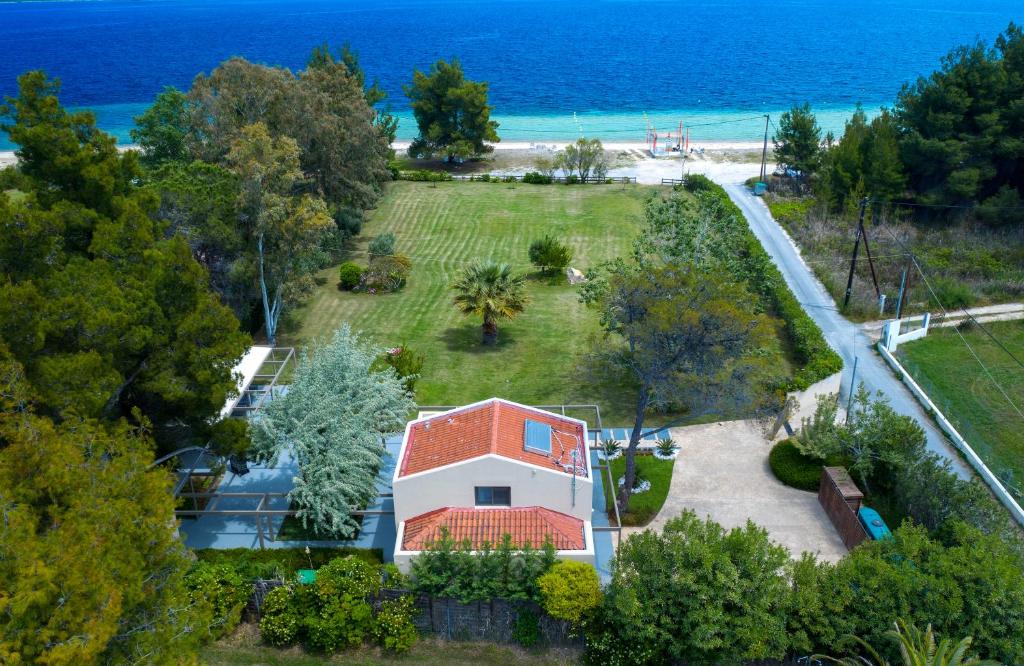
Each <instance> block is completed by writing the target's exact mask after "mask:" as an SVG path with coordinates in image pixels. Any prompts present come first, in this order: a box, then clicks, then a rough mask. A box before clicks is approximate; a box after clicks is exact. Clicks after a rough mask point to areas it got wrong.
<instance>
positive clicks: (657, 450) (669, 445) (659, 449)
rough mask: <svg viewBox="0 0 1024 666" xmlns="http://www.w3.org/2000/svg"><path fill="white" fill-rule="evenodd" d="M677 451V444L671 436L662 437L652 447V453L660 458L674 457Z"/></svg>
mask: <svg viewBox="0 0 1024 666" xmlns="http://www.w3.org/2000/svg"><path fill="white" fill-rule="evenodd" d="M677 451H679V446H678V445H676V442H675V440H674V439H672V438H671V437H662V438H661V439H659V440H658V444H657V445H656V446H655V447H654V455H655V456H657V457H658V458H661V459H662V460H668V459H669V458H675V457H676V452H677Z"/></svg>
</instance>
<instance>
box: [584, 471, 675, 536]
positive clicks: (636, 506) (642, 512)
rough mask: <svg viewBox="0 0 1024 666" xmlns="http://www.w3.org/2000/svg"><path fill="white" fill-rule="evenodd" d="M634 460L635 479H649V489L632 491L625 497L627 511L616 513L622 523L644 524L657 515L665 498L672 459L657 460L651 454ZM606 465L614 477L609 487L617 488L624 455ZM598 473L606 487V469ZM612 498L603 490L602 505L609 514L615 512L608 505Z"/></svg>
mask: <svg viewBox="0 0 1024 666" xmlns="http://www.w3.org/2000/svg"><path fill="white" fill-rule="evenodd" d="M635 462H636V470H637V478H639V479H642V480H644V481H649V482H650V484H651V488H650V490H647V491H645V492H642V493H634V494H633V495H632V496H631V497H630V498H629V510H628V511H625V512H622V513H621V514H620V518H621V519H622V524H623V525H646V524H647V523H649V522H651V519H652V518H654V516H656V515H658V511H660V510H661V507H662V505H663V504H665V499H666V498H667V497H668V490H669V486H670V485H671V484H672V468H673V467H674V466H675V462H676V461H675V460H674V459H673V460H661V459H659V458H656V457H655V456H653V455H651V456H642V455H641V456H637V457H636V458H635ZM609 467H610V469H611V473H612V478H613V479H614V483H613V486H614V487H615V488H616V489H618V487H619V479H621V478H622V477H623V475H624V474H625V473H626V458H625V457H623V456H619V457H618V458H615V459H614V460H612V461H611V463H609ZM601 474H602V476H601V483H603V484H604V487H605V488H607V486H608V482H607V481H606V480H605V478H604V475H605V474H606V472H603V471H602V473H601ZM635 485H636V484H634V486H635ZM614 501H615V498H614V497H613V496H611V495H609V494H608V492H607V490H605V504H606V510H607V511H608V515H609V516H614V515H615V508H614V507H613V506H612V503H613V502H614Z"/></svg>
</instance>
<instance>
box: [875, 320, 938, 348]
mask: <svg viewBox="0 0 1024 666" xmlns="http://www.w3.org/2000/svg"><path fill="white" fill-rule="evenodd" d="M904 321H906V320H905V319H890V320H889V321H887V322H885V326H883V327H882V341H881V343H880V344H881V345H882V346H883V347H885V348H886V349H887V350H889V351H891V352H894V351H896V348H897V347H899V346H900V345H901V344H903V343H904V342H910V341H911V340H920V339H921V338H923V337H925V336H926V335H928V326H929V325H930V324H931V322H932V315H931V313H928V312H925V313H924V317H923V318H922V319H921V326H920V327H918V328H914V329H911V330H909V331H907V332H906V333H901V332H900V330H901V329H902V327H903V322H904Z"/></svg>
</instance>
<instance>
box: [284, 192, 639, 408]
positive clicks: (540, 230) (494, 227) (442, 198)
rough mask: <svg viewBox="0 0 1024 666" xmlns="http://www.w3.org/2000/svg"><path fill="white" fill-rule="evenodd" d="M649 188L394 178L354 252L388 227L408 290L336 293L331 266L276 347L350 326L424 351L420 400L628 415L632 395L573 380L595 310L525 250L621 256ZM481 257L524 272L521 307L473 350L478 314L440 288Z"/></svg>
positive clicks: (585, 261) (577, 262) (579, 261)
mask: <svg viewBox="0 0 1024 666" xmlns="http://www.w3.org/2000/svg"><path fill="white" fill-rule="evenodd" d="M651 192H652V190H651V189H650V188H644V187H638V186H629V187H623V186H620V185H614V186H576V187H566V186H530V185H517V186H515V187H514V188H513V187H510V186H509V185H508V184H496V183H461V182H452V183H437V184H432V183H411V182H396V183H392V184H391V185H390V186H389V191H388V192H387V193H386V195H385V196H384V197H383V199H382V201H381V203H380V206H379V208H377V209H376V210H374V211H372V213H371V214H370V216H369V219H368V221H367V224H366V226H365V228H364V230H363V234H362V235H361V236H360V238H359V239H357V243H356V246H355V248H354V251H353V253H352V257H351V258H352V259H353V260H354V261H356V262H358V263H361V264H363V265H365V262H366V244H367V243H368V241H369V240H370V239H371V238H372V237H373V236H375V235H377V234H380V233H383V232H387V231H390V232H393V233H394V234H395V235H396V237H397V249H398V252H399V253H402V254H405V255H407V256H409V257H410V258H411V259H412V262H413V269H412V274H411V276H410V278H409V283H408V285H407V286H406V287H405V289H404V290H403V291H402V292H400V293H397V294H388V295H369V294H352V293H348V292H342V291H339V290H338V288H337V281H338V279H337V275H336V268H334V267H332V268H330V269H327V270H325V271H323V272H322V273H321V275H320V278H321V279H320V285H319V287H318V288H317V289H316V292H315V293H314V294H313V295H312V297H311V298H310V299H308V301H307V302H306V304H305V305H304V306H303V307H302V308H300V309H298V310H296V311H295V312H293V313H292V316H291V318H290V323H289V324H287V328H286V333H285V335H284V340H283V342H285V343H287V344H295V345H302V344H305V343H308V342H311V341H315V340H316V339H318V338H321V337H323V336H327V335H329V334H330V333H331V332H332V331H333V330H334V329H335V328H337V327H339V326H341V325H342V324H343V323H346V322H347V323H349V324H351V326H352V328H353V329H354V330H356V331H358V332H361V333H363V334H365V335H366V336H367V337H369V338H370V339H371V340H372V341H373V342H375V343H378V344H381V345H392V346H393V345H399V344H405V343H407V344H409V345H411V346H412V347H413V348H415V349H416V350H417V351H420V352H422V353H423V354H424V355H425V356H426V364H425V366H424V368H423V372H422V377H421V378H420V380H419V381H418V383H417V385H416V392H417V402H418V403H419V404H421V405H432V404H433V405H437V404H444V405H451V404H464V403H468V402H472V401H475V400H481V399H484V398H489V397H492V396H500V397H505V398H509V399H512V400H517V401H520V402H524V403H528V404H567V403H574V402H582V403H593V402H599V403H600V405H601V411H602V416H604V418H605V421H606V423H610V422H612V421H614V422H616V423H621V422H626V421H627V420H628V417H629V415H630V414H631V410H632V408H631V406H630V404H629V403H630V402H631V401H632V398H631V396H630V394H629V392H628V391H626V390H624V389H623V388H622V387H619V386H605V385H599V384H593V383H587V382H585V381H584V380H583V379H582V377H581V372H580V370H581V367H580V366H581V361H582V360H583V356H584V355H585V354H586V353H587V352H588V351H589V350H590V349H591V348H592V345H593V340H594V339H595V337H596V336H597V335H598V334H599V326H598V321H597V317H596V313H595V312H593V311H592V310H588V309H587V308H586V307H584V306H583V305H581V304H580V303H579V302H578V296H577V289H576V288H575V287H571V286H569V285H568V283H567V282H566V280H565V278H564V276H558V277H557V278H555V279H546V278H541V277H540V276H537V275H535V274H534V271H533V267H532V266H531V265H530V264H529V261H528V259H527V247H528V246H529V243H530V241H531V240H533V239H535V238H538V237H540V236H542V235H544V234H545V233H551V234H553V235H555V236H557V237H559V238H561V239H562V240H563V242H565V243H567V244H568V245H569V246H570V247H571V248H572V249H573V252H574V255H575V256H574V259H573V261H572V265H573V266H575V267H577V268H579V269H581V270H585V269H586V268H588V267H590V266H593V265H595V264H597V263H599V262H602V261H605V260H607V259H612V258H614V257H616V256H620V255H625V254H627V253H628V252H629V251H630V249H631V246H632V241H633V238H634V237H635V236H636V234H637V231H638V229H639V226H640V222H641V217H642V213H643V203H644V201H645V200H646V198H647V197H648V196H650V194H651ZM480 259H495V260H499V261H504V262H508V263H511V264H513V265H514V266H515V267H516V269H517V270H519V271H521V272H524V273H530V274H531V279H530V281H529V287H528V294H529V298H530V302H529V304H528V305H527V308H526V311H525V313H523V314H522V315H520V316H519V317H518V318H517V319H516V320H514V321H511V322H502V323H501V324H499V326H500V332H499V342H498V345H497V346H496V347H493V348H485V347H482V346H481V344H480V321H478V320H477V319H475V318H466V317H464V316H463V315H461V314H460V313H459V312H457V311H456V309H455V307H454V306H453V305H452V302H451V291H450V290H449V288H448V286H449V285H450V284H451V283H452V281H453V280H454V279H455V277H456V274H457V272H458V271H459V270H460V269H461V268H462V267H463V266H465V265H467V264H469V263H471V262H473V261H475V260H480Z"/></svg>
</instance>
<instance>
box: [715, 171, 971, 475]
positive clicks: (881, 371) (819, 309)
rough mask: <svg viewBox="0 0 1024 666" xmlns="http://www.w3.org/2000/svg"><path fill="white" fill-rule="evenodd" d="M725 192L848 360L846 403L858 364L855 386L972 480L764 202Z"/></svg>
mask: <svg viewBox="0 0 1024 666" xmlns="http://www.w3.org/2000/svg"><path fill="white" fill-rule="evenodd" d="M723 187H725V191H726V192H728V193H729V197H730V198H731V199H732V200H733V201H734V202H735V203H736V205H737V206H739V207H740V210H742V211H743V214H744V216H746V218H747V223H748V224H749V225H750V228H751V229H752V230H753V232H754V234H755V235H756V236H757V238H758V239H759V240H760V241H761V245H763V246H764V249H765V250H767V252H768V254H769V255H770V256H771V258H772V260H773V261H774V262H775V265H776V266H778V268H779V270H780V271H782V275H783V277H785V279H786V283H787V284H788V285H789V288H790V289H792V290H793V294H795V295H796V297H797V300H799V301H800V303H801V304H802V305H803V307H804V309H805V310H806V311H807V312H808V314H810V316H811V318H812V319H814V321H815V322H816V323H817V324H818V326H820V327H821V330H822V331H823V332H824V333H825V338H826V339H827V340H828V342H829V344H831V345H832V347H833V348H834V349H835V350H836V351H837V352H839V355H840V356H842V357H843V362H844V368H843V384H842V387H843V394H844V399H845V397H846V396H847V395H848V393H847V392H848V391H849V389H850V381H851V379H852V374H853V367H854V360H855V359H856V364H857V377H856V382H857V383H858V384H859V383H861V382H863V383H864V387H865V388H867V389H868V391H870V392H871V393H875V392H876V391H881V392H882V393H883V394H885V395H886V396H887V397H888V398H889V404H890V405H892V407H893V409H895V410H896V411H897V412H900V413H901V414H907V415H909V416H913V417H914V418H915V419H917V421H918V423H920V424H921V427H922V428H924V431H925V434H926V435H927V436H928V449H929V450H931V451H934V452H936V453H938V454H940V455H942V456H944V457H946V458H948V459H949V460H950V462H951V463H952V465H953V468H954V469H955V470H956V471H957V473H958V474H959V475H960V476H963V477H968V476H970V475H971V474H972V472H971V470H970V468H969V467H968V465H967V463H966V462H964V460H963V459H962V458H961V457H960V455H959V454H958V453H957V451H956V449H955V448H954V447H953V445H952V444H951V443H950V441H949V440H948V439H946V436H945V435H944V434H943V433H942V431H940V430H939V429H938V428H937V427H936V426H935V424H934V422H933V421H932V420H931V417H929V416H928V415H927V414H926V413H925V412H924V410H923V409H921V406H920V405H919V404H918V402H917V401H916V400H915V399H914V396H913V395H912V394H911V393H910V391H909V390H908V389H907V388H906V387H905V386H904V385H903V382H901V381H900V380H899V379H897V378H896V375H895V374H893V371H892V370H891V369H890V368H889V366H888V365H886V363H885V361H884V360H882V357H881V356H879V355H878V353H877V352H875V351H874V349H872V347H871V341H870V340H869V339H868V338H867V336H866V335H864V332H863V331H862V330H861V328H860V326H859V325H857V324H854V323H851V322H850V321H848V320H847V319H846V318H845V317H843V316H842V315H841V314H839V311H838V308H837V307H836V304H835V302H834V301H833V300H832V297H831V296H830V295H829V293H828V292H827V291H826V290H825V287H823V286H822V284H821V282H819V281H818V279H817V278H816V277H815V276H814V273H813V272H812V271H811V269H810V268H809V267H808V266H807V264H805V263H804V261H803V259H802V258H801V256H800V252H799V251H798V250H797V248H796V245H795V244H794V243H793V241H792V240H791V239H790V237H789V235H788V234H787V233H786V232H785V231H784V230H783V229H782V227H780V226H779V224H778V223H777V222H776V221H775V220H774V219H772V216H771V215H770V214H769V212H768V207H767V206H765V204H764V202H763V201H761V199H759V198H758V197H755V196H754V195H753V194H751V193H750V191H749V190H748V189H747V188H746V187H745V186H743V185H741V184H723Z"/></svg>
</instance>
